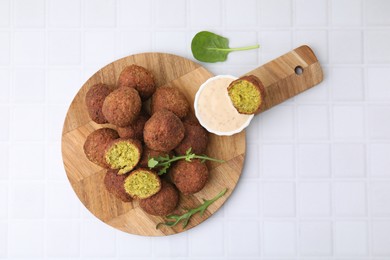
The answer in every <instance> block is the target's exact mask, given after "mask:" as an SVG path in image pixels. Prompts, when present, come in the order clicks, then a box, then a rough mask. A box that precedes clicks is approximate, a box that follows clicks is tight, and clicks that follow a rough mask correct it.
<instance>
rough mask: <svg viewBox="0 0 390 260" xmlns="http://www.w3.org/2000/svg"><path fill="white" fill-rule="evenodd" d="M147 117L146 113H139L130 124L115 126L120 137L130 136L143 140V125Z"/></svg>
mask: <svg viewBox="0 0 390 260" xmlns="http://www.w3.org/2000/svg"><path fill="white" fill-rule="evenodd" d="M148 119H149V116H148V115H146V113H141V114H140V115H139V116H138V117H137V119H136V120H135V121H134V122H133V123H132V124H131V125H129V126H125V127H118V128H117V131H118V134H119V136H120V137H121V138H132V139H137V140H140V141H143V140H144V126H145V123H146V121H148Z"/></svg>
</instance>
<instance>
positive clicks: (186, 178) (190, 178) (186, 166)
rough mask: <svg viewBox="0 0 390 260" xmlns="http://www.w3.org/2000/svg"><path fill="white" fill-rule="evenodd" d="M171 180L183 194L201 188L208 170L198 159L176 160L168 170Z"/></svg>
mask: <svg viewBox="0 0 390 260" xmlns="http://www.w3.org/2000/svg"><path fill="white" fill-rule="evenodd" d="M169 173H170V176H171V179H172V182H173V183H174V184H175V185H176V187H177V188H178V189H179V191H180V192H182V193H183V194H184V195H189V194H194V193H196V192H198V191H200V190H202V189H203V187H204V186H205V185H206V183H207V180H208V178H209V170H208V168H207V165H206V164H205V163H202V162H201V161H200V160H192V161H191V162H187V161H185V160H181V161H178V162H177V163H176V164H175V165H174V166H173V167H172V168H171V170H170V171H169Z"/></svg>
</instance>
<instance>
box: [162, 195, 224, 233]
mask: <svg viewBox="0 0 390 260" xmlns="http://www.w3.org/2000/svg"><path fill="white" fill-rule="evenodd" d="M227 190H228V189H227V188H225V189H223V190H222V191H221V192H220V193H218V195H217V196H215V197H214V198H212V199H210V200H206V199H203V204H202V205H200V206H199V207H197V208H194V209H189V210H188V211H187V212H186V213H184V214H183V215H168V216H166V218H167V219H172V220H173V221H167V222H161V223H158V224H157V226H156V229H158V228H159V227H160V226H162V225H164V226H168V227H173V226H176V225H177V224H178V223H179V222H180V221H183V222H182V224H183V228H186V227H187V225H188V223H189V221H190V219H191V217H192V216H193V215H194V214H196V213H198V212H199V213H200V216H201V217H202V216H203V214H204V212H205V211H206V209H207V208H208V207H209V206H210V205H211V204H213V203H214V202H215V201H216V200H218V199H219V198H221V197H222V196H223V195H225V193H226V191H227Z"/></svg>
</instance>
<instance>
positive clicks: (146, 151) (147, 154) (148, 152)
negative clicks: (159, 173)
mask: <svg viewBox="0 0 390 260" xmlns="http://www.w3.org/2000/svg"><path fill="white" fill-rule="evenodd" d="M167 155H169V156H172V155H173V153H172V152H171V151H168V152H160V151H156V150H152V149H150V148H149V147H147V146H146V145H145V146H144V147H143V152H142V157H141V160H140V161H139V163H138V165H139V166H140V167H143V168H148V160H149V158H153V157H158V156H167ZM155 169H156V170H158V168H155Z"/></svg>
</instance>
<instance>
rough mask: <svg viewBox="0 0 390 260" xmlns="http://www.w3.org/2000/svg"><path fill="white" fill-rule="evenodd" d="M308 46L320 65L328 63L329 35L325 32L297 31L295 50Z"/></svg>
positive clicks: (295, 33)
mask: <svg viewBox="0 0 390 260" xmlns="http://www.w3.org/2000/svg"><path fill="white" fill-rule="evenodd" d="M301 45H308V46H310V48H311V49H312V50H313V52H314V53H315V55H316V57H317V59H318V60H319V61H320V63H328V61H329V59H328V33H327V31H325V30H297V31H295V32H294V46H293V47H294V48H297V47H299V46H301Z"/></svg>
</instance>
